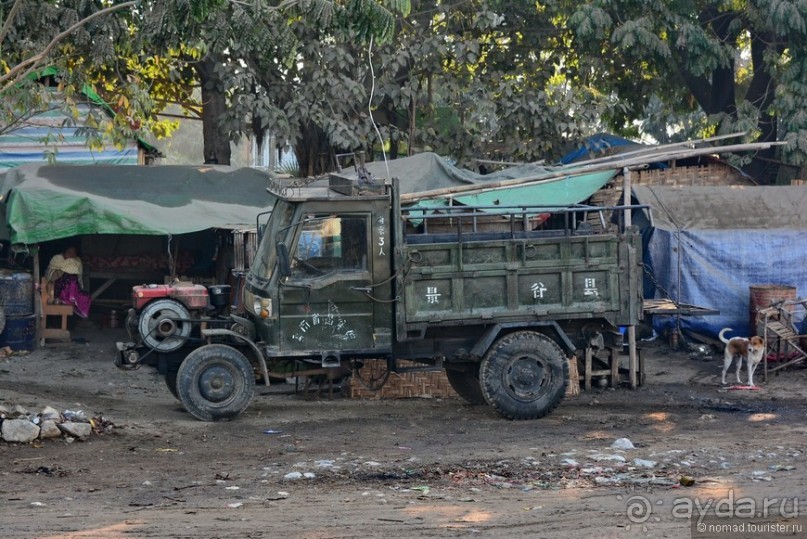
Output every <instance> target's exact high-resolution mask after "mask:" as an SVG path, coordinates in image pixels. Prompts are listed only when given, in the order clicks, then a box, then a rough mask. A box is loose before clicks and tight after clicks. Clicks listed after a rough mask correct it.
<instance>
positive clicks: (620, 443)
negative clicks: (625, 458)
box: [611, 438, 636, 450]
mask: <svg viewBox="0 0 807 539" xmlns="http://www.w3.org/2000/svg"><path fill="white" fill-rule="evenodd" d="M611 447H612V448H613V449H624V450H628V449H636V448H635V447H634V446H633V442H631V441H630V440H629V439H627V438H617V439H616V440H614V443H612V444H611Z"/></svg>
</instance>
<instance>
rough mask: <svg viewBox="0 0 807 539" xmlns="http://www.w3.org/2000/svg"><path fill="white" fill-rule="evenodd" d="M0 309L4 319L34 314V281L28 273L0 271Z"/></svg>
mask: <svg viewBox="0 0 807 539" xmlns="http://www.w3.org/2000/svg"><path fill="white" fill-rule="evenodd" d="M0 308H2V309H3V311H4V312H5V313H6V318H11V317H13V316H25V315H29V314H33V312H34V280H33V279H32V278H31V274H30V273H26V272H24V271H12V270H8V269H0Z"/></svg>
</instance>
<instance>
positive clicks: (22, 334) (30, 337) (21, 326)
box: [0, 314, 36, 352]
mask: <svg viewBox="0 0 807 539" xmlns="http://www.w3.org/2000/svg"><path fill="white" fill-rule="evenodd" d="M5 346H8V347H9V348H11V349H12V350H14V351H15V352H20V351H28V352H32V351H33V350H34V349H35V348H36V315H35V314H28V315H25V316H7V317H6V327H5V328H3V332H2V333H0V348H3V347H5Z"/></svg>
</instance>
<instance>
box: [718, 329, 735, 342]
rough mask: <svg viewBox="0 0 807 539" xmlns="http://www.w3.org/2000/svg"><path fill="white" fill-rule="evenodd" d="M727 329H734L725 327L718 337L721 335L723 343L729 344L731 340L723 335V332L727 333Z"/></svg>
mask: <svg viewBox="0 0 807 539" xmlns="http://www.w3.org/2000/svg"><path fill="white" fill-rule="evenodd" d="M727 331H732V329H731V328H723V329H721V330H720V334H718V337H720V340H721V341H723V344H728V343H729V340H728V339H727V338H725V337H724V336H723V334H724V333H726V332H727Z"/></svg>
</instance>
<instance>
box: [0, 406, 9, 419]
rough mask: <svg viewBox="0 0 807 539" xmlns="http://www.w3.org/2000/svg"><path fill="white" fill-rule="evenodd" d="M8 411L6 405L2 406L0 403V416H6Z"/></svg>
mask: <svg viewBox="0 0 807 539" xmlns="http://www.w3.org/2000/svg"><path fill="white" fill-rule="evenodd" d="M9 411H10V410H9V409H8V406H3V405H2V404H0V418H3V417H6V416H7V415H8V413H9Z"/></svg>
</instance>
